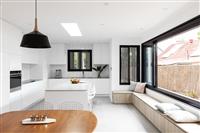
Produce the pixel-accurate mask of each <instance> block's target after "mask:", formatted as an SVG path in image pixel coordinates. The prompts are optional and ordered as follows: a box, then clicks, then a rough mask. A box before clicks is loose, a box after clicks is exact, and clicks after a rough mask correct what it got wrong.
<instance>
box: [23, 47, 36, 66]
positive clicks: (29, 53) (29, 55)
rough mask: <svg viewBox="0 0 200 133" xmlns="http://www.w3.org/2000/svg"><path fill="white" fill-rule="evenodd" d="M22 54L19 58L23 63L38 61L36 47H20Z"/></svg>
mask: <svg viewBox="0 0 200 133" xmlns="http://www.w3.org/2000/svg"><path fill="white" fill-rule="evenodd" d="M21 51H22V56H21V60H22V63H24V64H38V63H39V51H37V50H36V49H27V48H21Z"/></svg>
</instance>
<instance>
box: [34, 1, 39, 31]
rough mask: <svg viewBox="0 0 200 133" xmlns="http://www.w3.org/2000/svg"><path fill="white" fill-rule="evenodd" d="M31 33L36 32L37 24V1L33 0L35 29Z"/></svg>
mask: <svg viewBox="0 0 200 133" xmlns="http://www.w3.org/2000/svg"><path fill="white" fill-rule="evenodd" d="M33 31H38V23H37V0H35V27H34V30H33Z"/></svg>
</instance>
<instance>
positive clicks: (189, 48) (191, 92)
mask: <svg viewBox="0 0 200 133" xmlns="http://www.w3.org/2000/svg"><path fill="white" fill-rule="evenodd" d="M157 51H158V52H157V58H158V66H157V67H158V75H157V77H158V86H159V87H161V88H164V89H167V90H170V91H173V92H176V93H179V94H181V95H184V96H188V97H190V98H193V99H196V100H198V101H200V27H196V28H194V29H192V30H188V31H186V32H184V33H181V34H179V35H176V36H173V37H170V38H168V39H166V40H163V41H161V42H158V44H157Z"/></svg>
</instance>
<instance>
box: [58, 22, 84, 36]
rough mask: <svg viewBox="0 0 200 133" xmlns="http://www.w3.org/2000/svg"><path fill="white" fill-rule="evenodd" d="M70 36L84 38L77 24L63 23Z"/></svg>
mask: <svg viewBox="0 0 200 133" xmlns="http://www.w3.org/2000/svg"><path fill="white" fill-rule="evenodd" d="M61 25H62V26H63V28H64V29H65V30H66V31H67V32H68V34H69V35H70V36H82V34H81V31H80V29H79V27H78V24H77V23H61Z"/></svg>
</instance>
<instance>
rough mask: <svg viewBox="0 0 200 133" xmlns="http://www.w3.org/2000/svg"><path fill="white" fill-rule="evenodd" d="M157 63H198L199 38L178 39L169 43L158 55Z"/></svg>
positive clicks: (199, 59) (199, 52)
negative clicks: (178, 40)
mask: <svg viewBox="0 0 200 133" xmlns="http://www.w3.org/2000/svg"><path fill="white" fill-rule="evenodd" d="M158 63H159V64H160V65H167V64H178V63H200V40H189V41H180V42H176V43H174V44H171V45H169V46H168V47H167V48H166V49H165V50H164V51H162V52H161V53H160V54H159V55H158Z"/></svg>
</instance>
